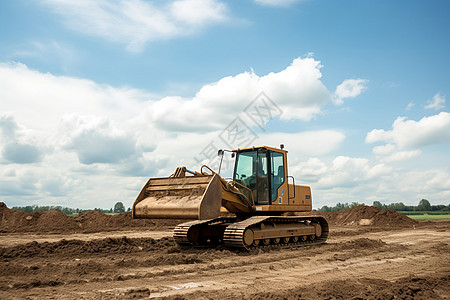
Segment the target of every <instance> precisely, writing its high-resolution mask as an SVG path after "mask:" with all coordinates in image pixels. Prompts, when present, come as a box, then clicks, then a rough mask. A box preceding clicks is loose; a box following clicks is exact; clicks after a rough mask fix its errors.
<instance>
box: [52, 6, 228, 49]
mask: <svg viewBox="0 0 450 300" xmlns="http://www.w3.org/2000/svg"><path fill="white" fill-rule="evenodd" d="M44 3H45V4H46V5H47V6H48V7H50V8H51V9H52V10H53V11H54V12H56V13H57V14H59V15H61V16H62V17H63V21H64V23H65V24H66V25H67V26H68V27H69V28H71V29H73V30H76V31H79V32H81V33H83V34H87V35H93V36H99V37H101V38H104V39H106V40H109V41H113V42H118V43H125V44H126V45H127V50H128V51H130V52H141V51H142V50H143V49H144V47H145V45H146V43H148V42H151V41H156V40H164V39H170V38H173V37H177V36H185V35H189V34H192V33H195V32H198V31H199V30H200V29H202V28H205V27H207V26H209V25H211V24H215V23H219V22H223V21H225V20H227V19H228V9H227V6H226V5H225V4H224V3H222V2H220V1H218V0H178V1H168V2H164V3H158V2H156V1H154V2H148V1H142V0H124V1H111V0H100V1H89V0H80V1H67V0H46V1H44Z"/></svg>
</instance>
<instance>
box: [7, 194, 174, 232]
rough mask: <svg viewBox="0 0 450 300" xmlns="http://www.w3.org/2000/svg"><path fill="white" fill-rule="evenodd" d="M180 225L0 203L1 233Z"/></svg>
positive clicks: (151, 227) (95, 230) (97, 230)
mask: <svg viewBox="0 0 450 300" xmlns="http://www.w3.org/2000/svg"><path fill="white" fill-rule="evenodd" d="M181 222H182V221H181V220H142V219H133V218H132V217H131V212H127V213H123V214H118V215H108V214H104V213H102V212H99V211H89V212H86V213H82V214H79V215H78V216H76V217H69V216H66V215H65V214H64V213H62V212H60V211H55V210H49V211H43V212H32V213H26V212H23V211H19V210H16V209H10V208H8V207H7V206H6V204H5V203H3V202H0V232H4V233H12V232H39V233H77V232H83V233H89V232H101V231H116V230H130V229H133V228H148V229H151V230H166V229H169V228H173V227H174V226H175V225H176V224H179V223H181Z"/></svg>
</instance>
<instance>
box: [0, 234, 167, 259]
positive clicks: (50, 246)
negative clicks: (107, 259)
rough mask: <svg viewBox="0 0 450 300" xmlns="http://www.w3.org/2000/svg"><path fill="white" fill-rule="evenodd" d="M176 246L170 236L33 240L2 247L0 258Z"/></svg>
mask: <svg viewBox="0 0 450 300" xmlns="http://www.w3.org/2000/svg"><path fill="white" fill-rule="evenodd" d="M173 247H175V242H174V241H173V240H172V239H169V238H162V239H159V240H155V239H152V238H134V239H130V238H127V237H122V238H106V239H99V240H92V241H80V240H60V241H59V242H54V243H49V242H44V243H38V242H31V243H28V244H24V245H19V246H14V247H8V248H0V259H8V258H15V257H35V256H45V257H48V256H49V255H56V256H73V255H85V254H95V253H100V254H102V255H105V254H113V253H133V252H142V251H152V250H161V249H164V250H165V251H168V250H169V249H170V248H173Z"/></svg>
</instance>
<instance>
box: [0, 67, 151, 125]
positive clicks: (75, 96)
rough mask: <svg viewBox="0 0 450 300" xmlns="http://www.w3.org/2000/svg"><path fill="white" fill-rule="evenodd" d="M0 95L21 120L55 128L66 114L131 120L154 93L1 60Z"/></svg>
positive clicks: (4, 108)
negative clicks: (103, 83) (113, 85)
mask: <svg viewBox="0 0 450 300" xmlns="http://www.w3.org/2000/svg"><path fill="white" fill-rule="evenodd" d="M0 96H1V99H5V101H2V103H1V110H3V111H9V112H15V118H16V120H17V122H19V123H20V124H23V125H24V126H26V127H28V128H33V129H35V130H38V131H39V130H42V131H51V130H55V128H56V127H57V126H58V124H59V122H60V120H61V116H63V115H65V114H78V115H108V116H109V117H110V118H112V119H115V120H129V119H130V118H132V117H133V116H135V115H136V114H137V113H138V112H139V111H141V110H142V106H143V104H142V103H143V102H145V101H146V100H148V99H149V98H152V97H154V96H153V95H151V94H149V93H146V92H144V91H141V90H137V89H133V88H128V87H119V88H115V87H112V86H109V85H101V84H97V83H95V82H93V81H91V80H86V79H80V78H74V77H66V76H55V75H52V74H50V73H41V72H38V71H35V70H31V69H29V68H28V67H27V66H26V65H24V64H21V63H0Z"/></svg>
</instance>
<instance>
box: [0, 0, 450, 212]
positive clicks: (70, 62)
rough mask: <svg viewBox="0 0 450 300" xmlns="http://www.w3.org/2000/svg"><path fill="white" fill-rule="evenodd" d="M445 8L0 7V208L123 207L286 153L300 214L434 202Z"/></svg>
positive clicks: (444, 131)
mask: <svg viewBox="0 0 450 300" xmlns="http://www.w3.org/2000/svg"><path fill="white" fill-rule="evenodd" d="M449 12H450V2H449V1H446V0H442V1H439V0H431V1H418V0H398V1H390V0H379V1H368V0H343V1H335V0H297V1H296V0H253V1H252V0H240V1H238V0H232V1H224V0H177V1H173V0H168V1H150V0H147V1H146V0H120V1H119V0H118V1H112V0H97V1H91V0H79V1H70V0H42V1H37V0H36V1H34V0H22V1H13V0H6V1H0V201H3V202H5V203H6V204H7V205H8V206H9V207H12V206H26V205H55V206H57V205H60V206H67V207H73V208H94V207H99V208H111V207H113V206H114V204H115V203H116V202H119V201H120V202H123V203H124V205H125V207H130V206H131V205H132V203H133V201H134V199H135V198H136V196H137V195H138V193H139V191H140V189H141V188H142V186H143V185H144V184H145V182H146V181H147V179H148V178H149V177H166V176H169V175H170V174H172V173H173V171H174V170H175V169H176V167H177V166H186V167H188V169H192V170H199V169H200V167H201V166H202V165H203V164H206V165H209V166H211V168H213V169H215V170H216V171H218V163H219V159H218V157H217V150H218V149H234V148H243V147H248V146H258V145H267V146H274V147H278V146H279V145H280V144H284V146H285V149H286V150H287V151H288V161H289V175H292V176H294V177H295V182H296V184H305V185H309V186H311V189H312V193H313V207H314V208H320V207H322V206H324V205H327V206H334V205H335V204H337V203H338V202H340V203H352V202H358V203H365V204H372V203H373V202H374V201H380V202H382V203H392V202H403V203H404V204H406V205H417V204H418V203H419V201H420V200H421V199H423V198H424V199H428V200H429V201H430V202H431V203H432V204H445V205H448V204H450V113H449V109H448V106H449V104H448V102H447V101H448V98H449V97H450V55H449V53H450V39H449V37H450V19H449V18H448V13H449ZM231 165H232V164H231V162H230V157H225V160H224V162H223V165H222V168H221V175H223V176H224V177H229V176H230V172H231Z"/></svg>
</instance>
